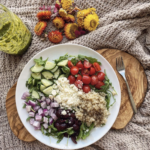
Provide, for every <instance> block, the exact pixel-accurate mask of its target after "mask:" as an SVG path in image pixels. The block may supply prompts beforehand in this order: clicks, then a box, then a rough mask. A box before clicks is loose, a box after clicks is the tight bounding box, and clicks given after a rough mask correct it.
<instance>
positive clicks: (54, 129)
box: [48, 122, 57, 131]
mask: <svg viewBox="0 0 150 150" xmlns="http://www.w3.org/2000/svg"><path fill="white" fill-rule="evenodd" d="M48 128H50V129H52V130H53V131H57V128H55V127H54V122H53V123H52V125H50V126H49V127H48Z"/></svg>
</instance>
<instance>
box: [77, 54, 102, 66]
mask: <svg viewBox="0 0 150 150" xmlns="http://www.w3.org/2000/svg"><path fill="white" fill-rule="evenodd" d="M78 59H79V60H81V61H84V60H85V59H87V60H88V61H89V62H90V63H91V64H93V63H94V62H97V63H98V64H99V65H101V62H99V61H98V60H97V59H96V58H93V57H87V56H84V55H78Z"/></svg>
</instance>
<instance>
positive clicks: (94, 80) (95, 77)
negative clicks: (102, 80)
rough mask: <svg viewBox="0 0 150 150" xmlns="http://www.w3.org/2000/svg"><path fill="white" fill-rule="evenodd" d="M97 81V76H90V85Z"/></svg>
mask: <svg viewBox="0 0 150 150" xmlns="http://www.w3.org/2000/svg"><path fill="white" fill-rule="evenodd" d="M97 82H98V78H97V76H96V75H93V76H92V77H91V85H96V84H97Z"/></svg>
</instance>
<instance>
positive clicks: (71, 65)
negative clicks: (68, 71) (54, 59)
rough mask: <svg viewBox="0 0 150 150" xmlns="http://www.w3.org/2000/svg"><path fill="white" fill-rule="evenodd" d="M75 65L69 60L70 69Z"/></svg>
mask: <svg viewBox="0 0 150 150" xmlns="http://www.w3.org/2000/svg"><path fill="white" fill-rule="evenodd" d="M73 66H74V65H73V63H72V62H71V60H68V67H69V68H72V67H73Z"/></svg>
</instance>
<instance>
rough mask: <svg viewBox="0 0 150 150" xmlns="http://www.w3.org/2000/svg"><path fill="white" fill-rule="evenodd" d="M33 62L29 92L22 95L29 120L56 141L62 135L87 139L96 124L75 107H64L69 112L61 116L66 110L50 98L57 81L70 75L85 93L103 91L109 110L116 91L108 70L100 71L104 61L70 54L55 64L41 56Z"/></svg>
mask: <svg viewBox="0 0 150 150" xmlns="http://www.w3.org/2000/svg"><path fill="white" fill-rule="evenodd" d="M34 62H35V65H34V66H33V67H31V68H30V70H31V77H30V78H29V79H28V81H27V82H26V86H27V88H28V89H29V92H25V93H24V94H23V96H22V99H24V100H25V103H24V106H23V108H26V110H27V112H28V113H29V117H28V118H27V121H29V122H30V124H31V125H33V127H34V128H35V129H36V130H41V132H42V133H43V134H44V135H46V136H53V137H56V138H57V139H58V141H57V143H59V142H60V141H61V140H62V139H63V137H68V138H69V137H70V138H71V139H72V141H73V142H74V143H77V140H79V139H86V138H87V137H88V136H89V135H90V131H91V130H92V129H93V128H94V123H92V124H91V125H90V126H87V125H86V123H84V122H81V121H79V120H78V119H77V118H76V116H75V110H70V109H68V108H65V111H66V114H65V115H62V111H63V110H64V109H63V110H62V109H61V108H60V107H59V104H58V103H57V102H56V101H55V100H54V99H53V98H49V95H50V94H51V92H52V90H53V89H56V88H57V87H56V83H57V80H58V79H59V78H61V77H67V78H68V80H69V82H70V84H75V85H76V86H77V87H78V88H80V89H81V88H82V89H83V91H84V92H85V93H88V92H89V91H90V90H91V89H92V90H94V91H95V92H98V93H99V92H104V93H105V94H106V98H105V100H106V102H107V105H106V106H107V109H109V107H110V106H112V105H113V104H114V103H115V98H114V92H115V90H114V88H113V87H112V83H111V82H110V80H109V79H108V77H107V75H106V71H105V72H104V73H100V72H99V71H100V70H101V68H100V65H101V63H100V62H99V61H98V60H97V59H95V58H92V57H87V56H84V55H78V56H72V55H68V54H66V55H64V56H60V57H59V59H56V60H54V63H53V62H49V61H48V58H47V59H46V60H43V59H42V57H40V58H39V59H34ZM72 68H73V69H72ZM87 76H88V78H87ZM93 76H94V77H93ZM84 77H85V79H84ZM92 77H93V78H92ZM80 78H81V79H80ZM98 79H100V80H98ZM97 82H99V84H97ZM111 88H112V90H113V92H112V91H111V90H110V89H111ZM57 94H58V93H57ZM115 94H116V92H115ZM111 96H112V97H113V98H114V103H112V104H110V98H111Z"/></svg>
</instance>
